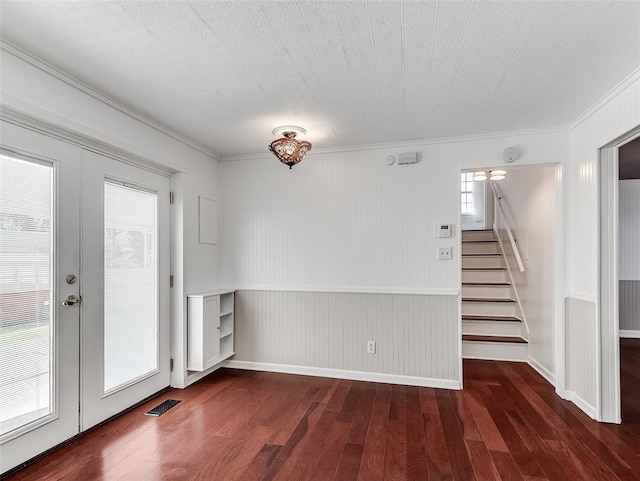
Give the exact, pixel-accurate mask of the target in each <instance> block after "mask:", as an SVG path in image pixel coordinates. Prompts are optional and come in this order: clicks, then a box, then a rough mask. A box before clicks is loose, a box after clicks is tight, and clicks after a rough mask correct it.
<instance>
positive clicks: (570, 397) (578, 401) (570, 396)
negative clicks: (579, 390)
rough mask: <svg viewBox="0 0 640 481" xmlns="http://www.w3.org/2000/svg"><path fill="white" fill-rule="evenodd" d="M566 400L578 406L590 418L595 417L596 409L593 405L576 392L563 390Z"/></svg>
mask: <svg viewBox="0 0 640 481" xmlns="http://www.w3.org/2000/svg"><path fill="white" fill-rule="evenodd" d="M565 395H566V398H565V399H566V400H567V401H571V402H572V403H573V404H575V405H576V406H578V407H579V408H580V409H581V410H582V411H584V413H585V414H586V415H587V416H589V417H590V418H591V419H596V418H597V410H596V408H595V407H594V406H592V405H591V404H589V403H588V402H587V401H585V400H584V399H582V398H581V397H580V396H579V395H578V394H576V393H575V392H573V391H565Z"/></svg>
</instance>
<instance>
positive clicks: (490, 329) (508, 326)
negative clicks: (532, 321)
mask: <svg viewBox="0 0 640 481" xmlns="http://www.w3.org/2000/svg"><path fill="white" fill-rule="evenodd" d="M462 334H477V335H480V336H522V323H521V322H519V321H513V322H507V321H462Z"/></svg>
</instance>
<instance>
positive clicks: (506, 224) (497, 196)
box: [489, 182, 525, 272]
mask: <svg viewBox="0 0 640 481" xmlns="http://www.w3.org/2000/svg"><path fill="white" fill-rule="evenodd" d="M489 184H490V185H491V190H492V191H493V196H494V198H495V199H496V205H497V206H498V211H499V212H500V218H501V220H502V224H503V225H504V227H505V230H506V231H507V236H508V237H509V242H510V243H511V248H512V249H513V253H514V255H515V258H516V262H517V263H518V269H519V270H520V272H524V271H525V269H524V264H523V262H522V257H521V256H520V251H519V250H518V246H517V245H516V239H515V237H514V236H513V231H512V230H511V227H510V226H509V220H508V218H507V215H506V213H505V211H504V209H503V207H502V201H503V199H504V196H503V195H501V194H500V192H498V188H497V187H496V185H495V182H489Z"/></svg>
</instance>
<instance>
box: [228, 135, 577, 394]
mask: <svg viewBox="0 0 640 481" xmlns="http://www.w3.org/2000/svg"><path fill="white" fill-rule="evenodd" d="M311 140H313V139H311ZM317 145H321V142H319V143H318V144H317ZM511 145H519V146H520V147H521V148H522V150H523V152H524V155H523V157H522V159H520V160H519V162H520V163H521V164H540V163H549V162H558V161H561V160H563V159H564V158H566V156H567V155H568V151H567V147H568V142H567V133H566V132H564V131H549V132H545V133H513V134H509V135H495V136H493V137H486V136H483V137H476V138H472V139H465V140H461V139H451V140H443V141H439V142H425V143H411V144H396V145H385V146H378V147H370V148H361V149H343V150H340V151H332V152H322V151H320V152H318V151H316V152H313V151H312V153H311V154H310V155H308V156H307V157H306V158H305V159H304V161H303V162H302V163H301V164H299V165H297V166H295V167H294V168H293V169H292V170H289V169H288V168H286V167H285V166H283V165H280V164H279V163H278V161H277V160H276V159H275V158H274V157H273V156H271V155H270V154H268V153H267V154H265V155H263V156H254V157H251V158H244V159H235V160H233V161H229V162H223V163H222V164H221V169H220V170H221V174H222V180H221V190H222V208H221V212H222V219H221V229H220V241H221V248H222V254H221V263H222V273H223V274H222V275H223V282H224V284H225V285H226V286H229V287H235V288H237V289H238V290H239V294H238V301H237V302H238V306H239V309H238V311H237V313H236V322H237V324H238V331H237V337H236V343H237V344H236V349H237V355H236V356H235V358H234V359H236V360H237V361H238V360H239V361H245V362H262V363H271V364H280V365H286V366H307V367H308V368H309V369H311V368H322V369H336V370H344V371H345V372H347V371H348V372H355V371H357V372H370V373H382V374H389V375H397V376H412V377H414V378H423V379H424V378H428V379H440V380H454V381H457V382H459V381H460V357H461V354H460V345H461V343H460V335H459V329H460V315H459V312H458V303H459V290H460V263H459V248H460V233H459V219H460V217H459V204H460V199H459V195H460V194H459V189H460V170H461V169H465V168H481V167H486V166H495V165H500V164H502V163H503V160H502V151H503V150H504V148H505V147H507V146H511ZM411 151H414V152H418V156H419V162H418V163H417V164H414V165H407V166H398V165H397V164H394V165H392V166H387V165H386V163H385V159H386V157H387V156H388V155H397V154H398V153H400V152H411ZM440 223H448V224H454V226H455V229H454V232H455V235H454V237H453V238H450V239H439V238H436V235H435V230H436V226H437V225H438V224H440ZM445 246H451V247H453V253H454V255H453V259H452V260H448V261H439V260H437V255H438V247H445ZM369 335H371V336H376V337H375V338H374V339H372V338H370V337H368V336H369ZM367 340H376V341H377V342H378V345H379V349H380V350H379V353H378V354H376V355H367V354H366V352H365V348H366V341H367Z"/></svg>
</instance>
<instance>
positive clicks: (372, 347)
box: [367, 341, 376, 354]
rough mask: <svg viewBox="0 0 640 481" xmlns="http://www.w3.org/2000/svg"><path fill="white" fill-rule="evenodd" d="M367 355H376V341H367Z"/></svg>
mask: <svg viewBox="0 0 640 481" xmlns="http://www.w3.org/2000/svg"><path fill="white" fill-rule="evenodd" d="M367 353H368V354H375V353H376V341H367Z"/></svg>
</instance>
